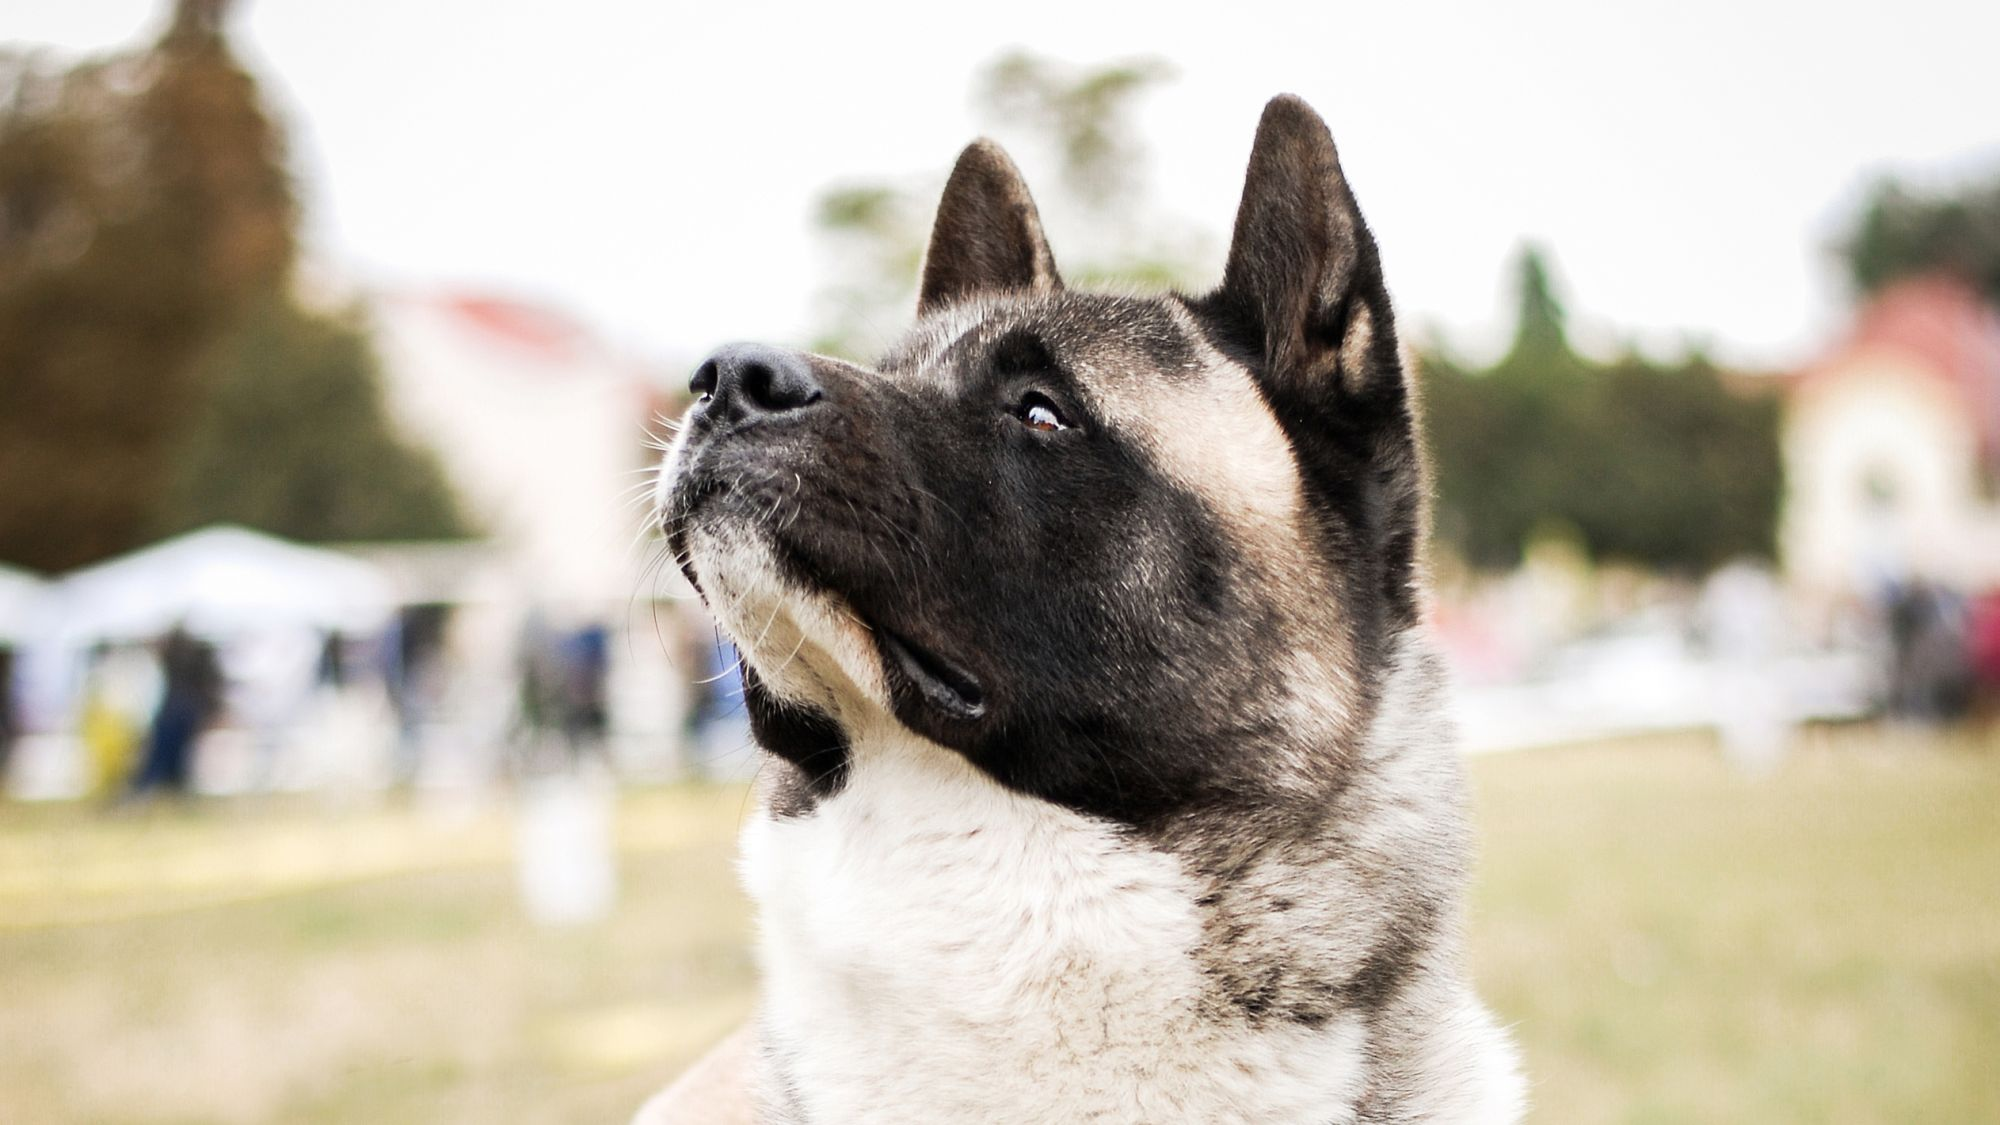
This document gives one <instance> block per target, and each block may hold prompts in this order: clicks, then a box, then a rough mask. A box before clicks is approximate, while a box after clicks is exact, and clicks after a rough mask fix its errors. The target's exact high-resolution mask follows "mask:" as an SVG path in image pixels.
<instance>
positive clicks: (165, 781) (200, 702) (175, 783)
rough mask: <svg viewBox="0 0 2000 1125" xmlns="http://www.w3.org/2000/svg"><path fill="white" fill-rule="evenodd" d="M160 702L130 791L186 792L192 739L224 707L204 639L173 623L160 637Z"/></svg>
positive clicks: (212, 653)
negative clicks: (163, 635) (143, 755)
mask: <svg viewBox="0 0 2000 1125" xmlns="http://www.w3.org/2000/svg"><path fill="white" fill-rule="evenodd" d="M159 650H160V677H161V689H160V705H159V708H158V710H156V711H155V712H154V714H153V725H152V730H151V733H150V735H149V737H148V738H147V741H146V755H145V758H144V759H143V760H142V761H141V763H140V767H139V772H138V774H137V775H136V776H135V777H134V778H133V780H132V790H131V795H132V796H134V797H143V796H147V795H150V794H152V793H154V792H160V791H164V792H167V793H171V794H176V795H179V794H184V793H186V792H187V788H188V773H189V765H190V763H191V760H192V758H193V753H194V744H195V740H196V739H197V738H199V737H200V736H201V734H202V732H203V731H205V730H207V729H208V726H209V724H210V723H211V722H213V721H214V720H215V717H216V715H217V713H218V712H219V711H220V710H221V707H222V688H223V680H222V669H221V666H220V665H219V664H218V663H217V661H216V658H215V649H214V647H213V646H212V645H210V644H209V643H208V642H206V641H203V640H201V639H199V638H197V637H195V636H193V635H192V634H190V633H189V632H188V631H187V629H186V628H185V627H184V626H181V625H176V626H174V627H173V628H172V629H170V630H168V632H167V635H166V636H165V637H163V638H161V640H160V649H159Z"/></svg>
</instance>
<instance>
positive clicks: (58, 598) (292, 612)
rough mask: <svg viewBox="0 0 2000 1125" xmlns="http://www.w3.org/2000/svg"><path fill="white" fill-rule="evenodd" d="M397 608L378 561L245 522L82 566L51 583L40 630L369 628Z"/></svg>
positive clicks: (70, 633) (71, 638) (68, 634)
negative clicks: (260, 529)
mask: <svg viewBox="0 0 2000 1125" xmlns="http://www.w3.org/2000/svg"><path fill="white" fill-rule="evenodd" d="M395 606H396V601H395V595H394V592H393V590H392V588H391V586H390V584H389V581H388V579H387V578H385V577H384V576H383V574H382V573H381V571H380V570H378V569H377V568H376V567H374V566H372V565H370V564H368V563H365V562H362V561H360V560H359V559H355V558H351V557H349V556H347V555H342V554H339V553H337V552H334V551H326V550H320V549H318V548H314V547H304V546H300V545H299V544H296V543H289V542H286V541H285V540H283V539H277V538H274V537H272V536H269V535H264V534H261V533H259V532H255V531H250V530H247V529H245V528H241V527H210V528H204V529H203V530H200V531H194V532H189V533H188V534H186V535H182V536H180V537H178V538H174V539H169V540H167V541H166V542H164V543H159V544H156V545H154V546H151V547H147V548H145V549H143V550H139V551H134V552H133V553H131V554H129V555H125V556H123V557H121V558H116V559H113V560H111V561H110V562H105V563H100V564H98V565H96V566H93V567H89V568H87V569H85V570H79V571H75V572H73V573H71V574H69V575H67V576H65V577H64V578H62V579H61V580H60V581H57V582H55V583H54V584H53V585H52V586H51V587H50V588H49V590H48V593H47V596H45V597H44V598H42V599H41V603H40V607H39V609H40V612H39V613H38V614H37V615H36V616H37V618H38V621H37V625H38V626H39V630H38V631H39V632H40V633H41V635H43V636H45V637H49V638H51V639H57V638H60V640H61V641H62V642H66V643H67V644H71V645H78V644H91V643H95V642H98V641H114V642H116V641H136V640H145V639H148V638H152V637H157V636H159V635H161V634H162V633H165V632H166V631H167V630H168V629H171V628H172V627H173V626H175V625H176V624H180V625H184V626H185V627H186V628H187V629H188V630H189V631H191V632H193V633H196V634H199V635H203V636H209V637H226V636H229V635H232V634H237V633H244V632H261V631H268V630H272V629H282V628H296V627H304V628H311V629H318V630H339V631H342V632H348V633H365V632H369V631H372V630H374V629H377V628H380V627H381V626H382V625H383V624H384V623H385V622H386V621H387V620H388V617H389V615H390V613H391V612H393V611H394V609H395Z"/></svg>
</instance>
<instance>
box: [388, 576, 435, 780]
mask: <svg viewBox="0 0 2000 1125" xmlns="http://www.w3.org/2000/svg"><path fill="white" fill-rule="evenodd" d="M448 617H449V610H448V609H447V608H446V607H445V606H442V605H414V606H405V607H404V608H403V611H402V612H401V613H398V614H397V615H396V616H395V617H394V618H393V619H392V620H391V622H390V625H389V629H388V631H387V632H385V633H384V634H383V637H382V682H383V686H384V687H385V688H387V690H388V693H389V704H390V707H391V708H392V709H393V710H394V711H395V715H396V760H395V765H394V768H393V771H392V773H393V780H394V783H395V784H396V785H398V786H408V785H414V784H416V781H417V779H418V777H420V776H421V775H422V773H423V768H424V733H425V732H424V725H425V724H426V723H428V722H429V721H431V719H432V718H433V717H434V714H435V712H436V709H437V702H438V698H439V696H440V695H441V683H440V681H441V679H442V675H443V669H442V668H441V667H440V666H439V664H440V662H439V659H438V657H439V653H440V648H441V643H442V641H443V638H444V628H445V624H446V621H447V619H448Z"/></svg>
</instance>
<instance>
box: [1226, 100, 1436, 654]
mask: <svg viewBox="0 0 2000 1125" xmlns="http://www.w3.org/2000/svg"><path fill="white" fill-rule="evenodd" d="M1203 304H1204V305H1205V307H1206V308H1207V309H1208V310H1209V311H1211V312H1212V313H1213V314H1214V315H1216V316H1217V317H1218V318H1219V319H1220V320H1221V322H1222V323H1223V324H1224V325H1226V326H1227V329H1228V331H1229V333H1230V334H1231V335H1232V336H1233V337H1235V338H1236V339H1238V340H1239V341H1240V342H1241V343H1243V344H1244V345H1246V346H1249V347H1252V348H1254V349H1255V350H1256V351H1257V353H1258V358H1259V369H1260V374H1261V378H1262V381H1263V384H1264V390H1265V394H1266V396H1267V397H1268V398H1269V399H1270V401H1271V404H1272V407H1273V408H1274V410H1275V412H1276V413H1277V415H1278V417H1279V419H1280V422H1281V424H1282V425H1283V426H1284V427H1285V429H1286V431H1287V433H1288V435H1289V436H1290V437H1291V439H1292V443H1293V447H1294V449H1295V450H1296V451H1297V453H1298V455H1299V460H1300V464H1301V467H1302V468H1303V469H1304V471H1305V474H1306V476H1307V479H1308V481H1309V483H1311V484H1312V485H1313V486H1314V487H1315V488H1316V489H1317V492H1318V495H1319V496H1320V497H1322V499H1323V501H1324V502H1325V503H1326V504H1328V505H1329V506H1330V507H1331V508H1332V509H1334V510H1335V511H1337V512H1339V513H1340V514H1341V515H1342V516H1343V517H1344V519H1343V522H1344V523H1345V525H1346V528H1347V534H1349V535H1351V536H1352V537H1353V538H1354V539H1358V540H1359V541H1358V542H1352V543H1350V544H1349V545H1348V546H1349V547H1350V548H1353V549H1343V550H1342V552H1341V553H1342V554H1343V555H1348V556H1352V557H1358V558H1362V559H1366V560H1368V561H1369V562H1370V564H1372V565H1375V566H1379V571H1378V572H1377V573H1376V574H1374V575H1373V576H1371V585H1374V586H1375V587H1376V588H1377V589H1378V590H1380V591H1381V593H1382V594H1383V595H1384V599H1385V600H1384V603H1383V604H1385V605H1387V606H1389V607H1391V609H1392V610H1393V611H1397V612H1399V614H1401V615H1407V614H1411V613H1413V612H1414V606H1415V604H1416V601H1415V599H1416V595H1415V592H1414V589H1415V588H1414V583H1413V578H1414V568H1415V557H1416V547H1417V541H1418V538H1419V537H1420V535H1421V532H1422V525H1423V521H1424V510H1423V495H1424V489H1425V487H1426V486H1425V483H1424V470H1423V462H1422V458H1421V456H1420V455H1419V453H1418V450H1417V438H1416V413H1415V409H1414V403H1413V399H1412V395H1411V391H1410V387H1409V385H1408V383H1407V381H1406V379H1405V376H1404V373H1403V363H1402V356H1401V354H1400V353H1399V351H1398V349H1397V344H1396V326H1395V320H1394V314H1393V313H1392V312H1391V310H1390V306H1389V292H1388V289H1387V288H1386V287H1385V286H1384V284H1383V281H1382V264H1381V260H1380V258H1379V257H1378V256H1377V253H1376V250H1375V239H1374V237H1373V236H1372V235H1370V234H1369V233H1368V226H1367V224H1366V223H1364V222H1363V221H1362V219H1361V209H1360V207H1358V206H1357V205H1356V204H1355V201H1354V194H1353V192H1351V191H1350V190H1349V189H1348V186H1347V177H1346V175H1345V174H1343V173H1342V171H1341V168H1340V157H1339V155H1338V154H1337V153H1336V152H1335V151H1334V147H1333V135H1332V134H1331V133H1330V132H1328V131H1327V127H1326V123H1325V122H1324V121H1321V120H1320V117H1319V115H1318V114H1316V113H1314V112H1313V110H1312V107H1310V106H1308V105H1307V104H1306V103H1305V102H1303V101H1301V100H1299V99H1298V98H1296V97H1292V96H1290V95H1282V96H1280V97H1277V98H1273V99H1272V100H1271V102H1270V104H1268V105H1266V106H1265V107H1264V116H1263V119H1262V120H1261V121H1259V122H1258V124H1257V140H1256V142H1255V143H1254V144H1253V145H1252V146H1251V152H1250V170H1249V173H1248V175H1247V177H1246V179H1245V182H1244V186H1243V202H1242V204H1241V206H1240V207H1239V208H1238V210H1237V212H1236V232H1235V234H1234V236H1233V237H1232V238H1231V241H1230V246H1229V264H1228V265H1227V266H1226V267H1225V268H1224V271H1223V277H1222V285H1221V287H1220V288H1218V289H1217V290H1216V291H1215V292H1214V293H1211V294H1210V295H1209V296H1208V297H1207V298H1205V299H1204V302H1203Z"/></svg>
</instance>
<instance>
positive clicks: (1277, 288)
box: [1215, 94, 1401, 394]
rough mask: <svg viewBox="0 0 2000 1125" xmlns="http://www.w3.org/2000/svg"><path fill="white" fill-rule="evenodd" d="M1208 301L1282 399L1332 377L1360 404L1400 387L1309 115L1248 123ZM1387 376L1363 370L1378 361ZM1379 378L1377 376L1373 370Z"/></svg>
mask: <svg viewBox="0 0 2000 1125" xmlns="http://www.w3.org/2000/svg"><path fill="white" fill-rule="evenodd" d="M1215 297H1216V299H1217V300H1218V301H1219V302H1220V303H1221V304H1222V305H1223V306H1224V307H1225V308H1226V309H1227V310H1228V311H1229V312H1230V313H1232V314H1234V315H1235V316H1236V317H1238V318H1239V323H1243V324H1244V325H1245V327H1248V328H1251V329H1254V331H1255V334H1256V335H1257V336H1258V337H1259V338H1260V339H1259V342H1260V343H1261V345H1262V346H1261V352H1262V356H1263V359H1264V366H1265V372H1266V375H1267V376H1268V377H1269V378H1270V379H1272V380H1273V381H1274V382H1276V383H1278V384H1280V385H1285V386H1287V389H1291V390H1295V391H1298V390H1304V389H1306V387H1307V386H1309V385H1310V384H1312V383H1314V382H1316V381H1319V380H1322V379H1325V378H1328V377H1333V376H1337V377H1338V378H1339V379H1340V381H1341V384H1342V386H1341V387H1340V388H1339V389H1341V390H1345V391H1347V392H1348V393H1352V394H1365V393H1367V391H1368V390H1370V389H1371V387H1370V386H1369V384H1370V383H1371V382H1373V381H1375V380H1377V379H1383V378H1391V379H1395V380H1397V381H1398V382H1400V381H1401V371H1400V362H1399V361H1398V358H1397V356H1396V350H1395V328H1394V325H1393V324H1391V323H1390V321H1389V302H1388V293H1387V292H1386V290H1385V289H1384V288H1383V285H1382V267H1381V263H1380V261H1379V259H1378V258H1377V255H1376V252H1375V240H1374V238H1373V237H1372V236H1371V235H1369V233H1368V226H1367V224H1366V223H1364V222H1362V219H1361V209H1360V208H1359V207H1358V206H1356V205H1355V202H1354V194H1353V192H1351V191H1349V190H1348V186H1347V177H1346V176H1345V175H1344V174H1343V173H1342V172H1341V169H1340V156H1339V154H1338V153H1336V152H1335V151H1334V147H1333V134H1331V133H1329V132H1328V131H1327V128H1326V123H1325V122H1324V121H1321V120H1320V117H1319V115H1318V114H1317V113H1314V112H1313V110H1312V107H1311V106H1308V105H1307V104H1306V103H1305V102H1303V101H1301V100H1299V99H1298V98H1296V97H1293V96H1291V95H1289V94H1286V95H1281V96H1279V97H1276V98H1273V99H1271V102H1270V104H1268V105H1266V106H1265V107H1264V116H1263V119H1262V120H1260V121H1259V122H1258V123H1257V140H1256V143H1255V144H1254V145H1253V146H1252V147H1251V150H1250V171H1249V173H1248V175H1247V177H1246V178H1245V181H1244V185H1243V202H1242V204H1241V205H1240V206H1239V207H1238V209H1237V212H1236V233H1235V235H1234V236H1233V237H1232V238H1231V240H1230V244H1229V264H1228V266H1227V267H1226V268H1225V269H1224V270H1223V275H1222V288H1221V289H1220V290H1218V291H1217V293H1216V294H1215ZM1378 356H1379V357H1380V358H1383V359H1385V360H1386V361H1387V363H1386V365H1378V364H1376V363H1374V362H1371V361H1372V360H1374V359H1375V358H1377V357H1378ZM1380 366H1386V367H1387V369H1386V370H1380V369H1378V367H1380Z"/></svg>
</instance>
